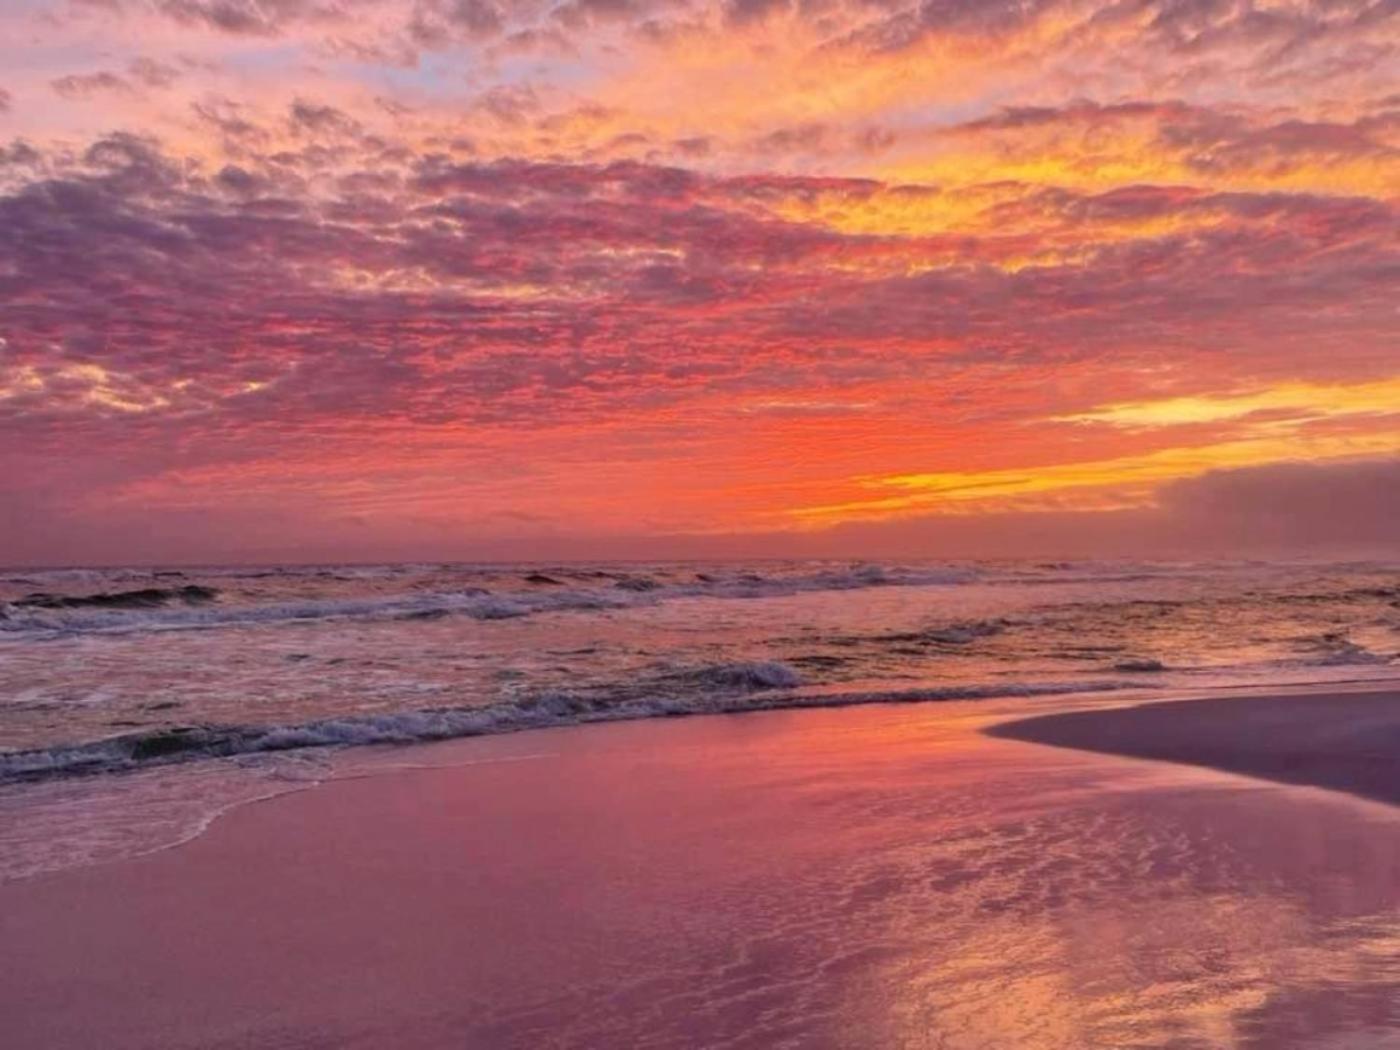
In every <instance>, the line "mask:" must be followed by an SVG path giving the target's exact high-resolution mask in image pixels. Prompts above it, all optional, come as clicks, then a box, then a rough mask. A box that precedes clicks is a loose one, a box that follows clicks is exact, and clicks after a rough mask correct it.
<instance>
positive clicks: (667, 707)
mask: <svg viewBox="0 0 1400 1050" xmlns="http://www.w3.org/2000/svg"><path fill="white" fill-rule="evenodd" d="M725 668H728V669H729V671H728V672H727V673H726V672H725V671H724V669H725ZM744 668H748V672H744V671H743V669H744ZM777 668H782V669H784V671H785V672H786V673H780V672H778V671H777V670H775V669H777ZM707 670H708V671H709V672H710V678H711V680H713V679H715V678H722V679H727V682H728V684H729V685H730V686H731V687H732V688H735V689H736V690H737V691H733V692H727V693H698V694H690V695H652V696H647V697H643V698H632V699H626V700H621V701H615V700H612V699H610V698H608V697H600V696H585V695H580V694H573V693H545V694H541V695H538V696H533V697H526V698H522V699H520V700H515V701H511V702H508V703H498V704H491V705H487V706H482V707H449V708H428V709H424V710H414V711H397V712H386V713H382V714H364V715H351V716H346V717H341V718H326V719H317V720H313V721H308V722H301V723H296V724H289V725H192V726H178V727H174V728H163V729H155V730H148V731H142V732H138V733H127V734H123V735H121V736H114V737H107V738H105V739H102V740H94V741H89V742H86V743H80V744H68V745H59V746H55V747H48V748H37V749H31V750H20V751H4V752H0V783H5V782H14V781H34V780H44V779H49V778H56V777H68V776H79V775H84V774H94V773H115V772H124V771H128V770H134V769H142V768H146V767H150V766H155V765H165V764H169V763H173V762H187V761H193V760H199V759H211V758H228V757H232V756H236V755H248V754H256V753H263V752H275V751H290V750H295V749H299V748H316V747H347V746H356V745H367V744H411V743H425V742H429V741H434V740H449V739H454V738H458V737H469V736H485V735H489V734H496V733H512V732H519V731H521V730H526V729H543V728H551V727H558V726H571V725H582V724H585V723H592V722H616V721H629V720H636V719H642V718H665V717H679V716H687V715H703V714H740V713H746V712H752V711H770V710H776V709H779V708H783V709H796V708H816V707H823V708H824V707H833V708H834V707H851V706H856V705H860V704H889V703H930V702H936V701H952V700H985V699H993V698H999V697H1013V696H1015V697H1019V696H1049V695H1065V694H1071V693H1091V692H1105V691H1111V690H1116V689H1126V688H1129V687H1130V684H1129V683H1125V682H1117V681H1098V682H1073V683H1070V682H1053V683H1047V682H1039V683H1037V682H1022V683H1004V684H998V685H967V686H950V687H946V688H934V689H908V690H884V691H864V692H860V691H857V692H824V693H819V692H811V693H790V692H785V691H782V690H785V689H788V688H790V686H787V685H783V684H776V685H775V684H773V680H774V679H777V680H781V681H792V680H795V678H796V675H795V674H793V672H791V670H790V669H786V667H785V665H782V664H775V665H765V664H734V665H721V666H720V667H717V668H711V669H707ZM697 674H700V672H697Z"/></svg>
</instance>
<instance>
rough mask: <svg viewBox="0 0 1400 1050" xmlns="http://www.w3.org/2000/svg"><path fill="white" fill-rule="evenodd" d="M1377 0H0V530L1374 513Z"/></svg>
mask: <svg viewBox="0 0 1400 1050" xmlns="http://www.w3.org/2000/svg"><path fill="white" fill-rule="evenodd" d="M1398 211H1400V4H1397V3H1396V2H1395V0H1281V2H1274V0H1109V2H1101V0H922V2H919V0H912V2H911V0H558V2H556V0H517V2H511V0H5V2H4V3H3V4H0V563H8V564H45V565H59V564H125V563H175V562H188V561H204V562H239V561H263V560H298V561H329V560H337V559H356V560H375V559H411V560H429V559H445V558H474V557H507V558H529V557H536V556H539V557H629V556H638V557H661V556H686V555H694V556H737V555H743V556H749V555H787V554H822V555H833V556H853V557H879V556H885V555H891V554H899V555H915V554H919V555H928V556H945V555H946V556H955V555H956V556H961V555H970V554H994V555H997V556H1022V555H1024V556H1040V555H1052V554H1056V553H1075V554H1092V553H1111V554H1120V553H1121V554H1131V553H1151V552H1157V553H1171V552H1201V553H1222V554H1241V553H1243V554H1257V553H1262V552H1264V551H1266V550H1270V551H1271V550H1274V549H1278V550H1296V551H1302V552H1304V553H1308V552H1317V551H1322V550H1324V549H1325V550H1331V549H1334V548H1335V549H1339V550H1340V549H1353V548H1355V549H1358V550H1359V549H1382V550H1384V549H1387V548H1388V549H1391V550H1400V513H1397V511H1400V506H1397V502H1400V497H1397V496H1396V493H1397V492H1400V222H1397V213H1398Z"/></svg>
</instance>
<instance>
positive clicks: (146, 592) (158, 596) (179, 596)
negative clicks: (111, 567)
mask: <svg viewBox="0 0 1400 1050" xmlns="http://www.w3.org/2000/svg"><path fill="white" fill-rule="evenodd" d="M218 595H219V592H218V591H217V590H215V589H214V588H213V587H200V586H198V585H197V584H188V585H187V586H184V587H142V588H139V589H137V590H128V591H99V592H97V593H95V594H49V593H47V592H43V591H40V592H36V593H33V594H29V595H27V596H26V597H23V598H19V599H16V600H15V601H13V602H10V603H9V604H10V605H11V606H12V607H13V608H15V609H158V608H160V607H162V606H165V605H168V604H170V603H171V602H183V603H185V604H186V605H202V604H204V603H206V602H212V601H213V600H214V599H215V598H217V597H218Z"/></svg>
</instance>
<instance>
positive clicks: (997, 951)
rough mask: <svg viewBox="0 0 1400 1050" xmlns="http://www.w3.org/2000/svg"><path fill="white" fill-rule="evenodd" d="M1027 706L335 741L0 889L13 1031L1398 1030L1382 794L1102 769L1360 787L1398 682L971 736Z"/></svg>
mask: <svg viewBox="0 0 1400 1050" xmlns="http://www.w3.org/2000/svg"><path fill="white" fill-rule="evenodd" d="M1083 702H1084V703H1093V704H1101V703H1102V701H1101V700H1086V701H1083ZM1045 705H1046V701H1043V700H1040V701H1027V700H1022V701H1018V702H1015V703H1007V704H998V703H969V704H935V705H923V706H901V707H884V708H864V709H848V710H840V711H804V712H777V713H766V714H760V715H743V716H728V717H710V718H695V719H684V720H672V721H652V722H645V723H633V724H624V725H609V726H596V727H588V728H583V729H567V730H549V731H542V732H536V733H526V734H519V735H516V736H511V737H498V738H490V739H478V740H467V741H458V742H452V743H445V744H439V745H431V746H424V747H416V748H407V749H400V750H392V749H390V750H383V751H377V752H368V751H362V752H358V753H354V754H351V753H347V754H346V762H347V765H346V767H345V775H346V777H347V779H343V780H340V781H337V782H333V783H328V784H326V785H323V786H322V787H319V788H315V789H312V790H308V791H304V792H300V793H297V794H292V795H287V796H283V797H281V798H277V799H274V800H271V801H268V802H265V803H261V804H257V805H251V806H246V807H244V808H241V809H238V810H236V811H234V812H233V813H231V814H229V815H228V816H226V817H224V818H222V819H220V820H219V821H217V822H216V823H215V824H214V825H213V826H212V827H211V828H210V829H209V831H208V832H207V833H206V834H204V835H203V836H201V837H199V838H197V839H195V840H194V841H192V842H189V843H187V844H185V845H183V846H181V847H179V848H176V849H171V850H168V851H165V852H161V853H158V854H153V855H149V856H145V857H140V858H136V859H131V860H124V861H119V862H114V863H109V864H105V865H101V866H96V867H90V868H85V869H75V870H70V871H65V872H60V873H56V874H51V875H45V876H39V877H35V878H31V879H28V880H23V881H19V882H13V883H9V884H6V885H3V886H0V946H3V950H0V1024H2V1025H3V1029H0V1043H3V1045H5V1046H7V1047H8V1046H14V1047H17V1048H24V1050H67V1048H91V1047H103V1048H104V1050H125V1048H144V1050H152V1048H180V1050H193V1048H200V1050H224V1048H234V1047H237V1048H243V1050H248V1048H269V1050H270V1048H281V1050H288V1048H297V1050H308V1048H331V1047H335V1048H338V1050H347V1048H349V1050H357V1048H364V1050H369V1048H376V1050H378V1048H385V1047H392V1048H394V1050H429V1048H447V1047H451V1048H454V1050H455V1048H489V1050H496V1048H502V1050H513V1048H517V1047H519V1048H531V1050H534V1048H542V1047H550V1048H556V1050H558V1048H597V1047H622V1046H626V1047H639V1048H640V1047H652V1048H677V1050H680V1048H693V1047H728V1048H735V1050H744V1048H751V1050H760V1048H762V1050H766V1048H772V1047H793V1048H799V1047H800V1048H804V1050H805V1048H819V1050H820V1048H833V1050H834V1048H865V1047H870V1048H880V1050H884V1048H914V1047H943V1048H953V1050H962V1048H968V1050H971V1048H973V1047H986V1046H1008V1047H1009V1046H1015V1047H1018V1048H1031V1050H1063V1048H1065V1047H1109V1046H1112V1047H1122V1048H1126V1047H1165V1046H1179V1047H1188V1046H1189V1047H1235V1048H1241V1050H1244V1048H1257V1050H1263V1048H1269V1050H1279V1048H1287V1047H1290V1046H1324V1045H1325V1046H1338V1047H1340V1046H1343V1045H1345V1046H1367V1047H1388V1046H1396V1045H1400V1006H1397V1003H1396V997H1395V995H1394V989H1395V987H1396V986H1397V981H1398V980H1400V820H1397V819H1396V815H1397V813H1400V811H1397V810H1395V809H1394V808H1393V807H1390V806H1384V805H1378V804H1376V803H1374V802H1365V801H1360V800H1356V799H1352V798H1350V797H1348V796H1345V795H1340V794H1336V793H1332V792H1322V791H1313V790H1299V789H1297V788H1292V787H1280V786H1273V785H1270V784H1267V783H1264V782H1261V781H1258V780H1252V779H1244V778H1241V777H1239V776H1236V775H1234V774H1232V773H1221V772H1216V771H1213V770H1209V769H1201V768H1195V767H1192V766H1188V765H1178V764H1163V763H1144V762H1139V761H1136V760H1132V759H1127V758H1123V757H1120V755H1121V753H1124V752H1127V751H1133V752H1134V753H1147V752H1150V753H1152V754H1153V756H1154V757H1166V755H1167V753H1168V752H1169V753H1170V755H1171V756H1172V757H1177V758H1181V759H1184V760H1189V761H1191V762H1209V763H1212V764H1216V765H1219V766H1221V767H1222V768H1226V769H1231V770H1245V769H1248V770H1249V771H1251V772H1260V773H1270V771H1274V772H1277V773H1278V774H1279V775H1282V774H1285V773H1286V774H1288V775H1289V777H1290V778H1291V779H1294V780H1299V781H1304V780H1305V781H1306V782H1307V783H1314V784H1324V783H1325V784H1328V785H1331V786H1345V787H1347V788H1348V789H1350V790H1362V791H1363V793H1365V794H1368V795H1370V796H1372V797H1380V796H1381V794H1382V793H1383V792H1384V790H1385V784H1386V783H1388V782H1387V781H1385V779H1384V778H1383V777H1382V776H1380V775H1379V774H1378V773H1376V772H1374V771H1370V765H1371V764H1372V763H1371V761H1370V760H1369V759H1367V760H1366V762H1365V764H1364V768H1362V770H1361V771H1359V772H1358V771H1357V770H1354V769H1351V770H1350V772H1348V770H1349V769H1350V767H1351V766H1352V765H1353V756H1357V755H1360V756H1366V755H1371V754H1372V753H1374V752H1375V750H1376V749H1377V748H1378V747H1380V746H1382V745H1380V744H1378V743H1377V741H1380V740H1382V739H1386V740H1393V739H1394V736H1393V728H1392V727H1393V726H1394V725H1395V724H1397V720H1400V697H1397V696H1396V695H1394V694H1387V695H1384V696H1368V697H1360V696H1351V697H1348V696H1333V697H1317V698H1305V699H1298V698H1291V697H1290V698H1279V699H1275V700H1255V699H1242V700H1228V701H1212V702H1210V703H1205V702H1202V703H1195V702H1185V703H1174V704H1169V705H1167V704H1164V705H1161V706H1159V707H1153V708H1143V709H1127V710H1121V711H1119V710H1095V711H1092V712H1090V713H1088V714H1085V715H1076V714H1066V715H1061V716H1057V717H1055V718H1035V719H1032V720H1031V721H1021V722H1019V724H1016V725H1006V726H1004V727H1003V728H1000V729H996V730H995V732H996V733H997V734H998V735H996V736H989V735H986V733H984V732H983V730H985V729H986V728H988V726H989V724H991V723H993V722H998V721H1000V722H1006V721H1007V720H1008V719H1011V718H1021V719H1024V718H1025V716H1026V715H1028V714H1033V713H1035V712H1038V711H1043V710H1044V708H1045ZM1343 721H1345V724H1346V725H1347V726H1351V727H1359V726H1364V732H1359V733H1358V732H1353V731H1352V729H1345V730H1344V729H1343V728H1342V723H1343ZM1166 726H1174V727H1177V728H1175V729H1174V730H1173V731H1172V732H1171V733H1167V732H1165V731H1164V727H1166ZM1144 734H1145V735H1144ZM1383 734H1390V735H1383ZM1012 736H1024V737H1026V739H1025V740H1022V739H1011V737H1012ZM1031 736H1035V737H1036V738H1037V739H1039V738H1042V737H1044V738H1046V739H1053V740H1054V742H1056V743H1057V744H1064V743H1066V742H1067V741H1068V740H1069V739H1070V738H1071V737H1073V738H1074V739H1077V740H1083V741H1085V742H1086V743H1091V744H1093V746H1096V747H1101V748H1102V747H1110V746H1111V748H1112V750H1113V751H1114V752H1116V754H1112V755H1108V754H1095V753H1091V752H1086V751H1078V750H1067V749H1064V748H1063V747H1045V746H1042V745H1041V744H1038V743H1031V742H1027V741H1028V740H1029V739H1030V737H1031ZM1227 739H1228V740H1229V741H1230V743H1229V744H1228V746H1227V744H1226V740H1227ZM405 767H409V768H405ZM1270 775H1273V774H1272V773H1270Z"/></svg>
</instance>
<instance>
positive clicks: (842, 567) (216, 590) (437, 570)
mask: <svg viewBox="0 0 1400 1050" xmlns="http://www.w3.org/2000/svg"><path fill="white" fill-rule="evenodd" d="M1395 678H1400V562H1350V563H1321V562H1298V563H1289V564H1279V563H1262V562H1231V563H1219V562H1210V563H1202V562H1175V563H1162V562H1153V563H1126V562H1055V563H1031V562H958V563H950V562H900V563H874V562H868V563H852V562H835V561H790V562H752V563H738V562H725V563H698V562H696V563H689V562H665V563H648V564H613V563H608V564H532V565H500V564H492V565H472V564H443V565H438V564H432V565H428V564H415V565H354V566H351V565H328V566H275V567H258V568H249V567H201V568H188V567H187V568H178V569H176V568H171V569H136V568H125V569H81V570H76V569H66V570H45V571H39V570H12V571H4V572H0V839H3V840H4V841H3V845H4V849H3V850H0V854H3V856H0V879H4V878H22V877H25V876H27V875H32V874H35V873H38V872H43V871H52V870H57V869H61V868H64V867H70V866H73V865H81V864H88V863H93V862H97V861H101V860H104V859H110V858H113V857H121V856H131V855H135V854H139V853H142V852H148V851H150V850H153V849H159V848H164V847H166V846H169V845H171V844H174V843H177V842H181V841H186V840H187V839H188V838H189V837H191V836H193V835H196V834H198V833H199V832H200V830H202V829H203V828H204V827H207V826H208V823H209V822H210V821H211V820H213V819H214V818H215V817H217V816H218V815H219V814H220V813H222V812H226V811H227V809H228V808H229V807H231V806H238V805H242V804H245V803H246V802H248V801H250V800H254V799H260V798H266V797H270V796H272V795H275V794H280V793H283V792H285V791H291V790H300V789H302V788H304V787H306V786H309V785H313V784H315V783H318V782H320V781H321V780H322V779H324V778H326V777H327V776H331V775H334V769H335V768H336V764H337V762H341V761H342V756H343V755H344V754H345V753H346V752H347V750H348V749H352V748H353V747H354V746H356V745H372V744H401V743H410V742H414V741H425V740H438V739H446V738H451V737H462V736H472V735H480V734H488V733H498V732H506V731H514V730H524V729H530V728H535V727H544V726H559V725H569V724H575V723H583V722H596V721H606V720H617V719H635V718H645V717H652V716H676V715H690V714H703V713H723V712H741V711H750V710H760V709H769V708H781V707H800V706H836V705H845V704H854V703H863V702H876V701H883V702H916V701H937V700H969V699H977V698H993V697H1014V696H1024V697H1035V696H1039V695H1047V696H1048V695H1056V694H1075V693H1090V692H1106V693H1107V692H1114V691H1123V690H1138V691H1147V692H1153V691H1162V692H1165V691H1182V690H1200V689H1220V690H1227V689H1232V688H1239V687H1259V686H1268V685H1274V684H1284V683H1289V684H1292V683H1332V682H1357V681H1369V680H1384V679H1395Z"/></svg>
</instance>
